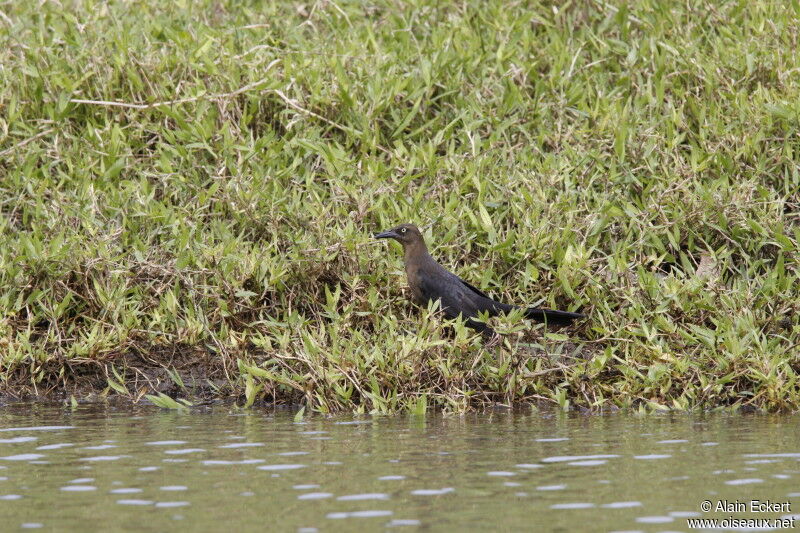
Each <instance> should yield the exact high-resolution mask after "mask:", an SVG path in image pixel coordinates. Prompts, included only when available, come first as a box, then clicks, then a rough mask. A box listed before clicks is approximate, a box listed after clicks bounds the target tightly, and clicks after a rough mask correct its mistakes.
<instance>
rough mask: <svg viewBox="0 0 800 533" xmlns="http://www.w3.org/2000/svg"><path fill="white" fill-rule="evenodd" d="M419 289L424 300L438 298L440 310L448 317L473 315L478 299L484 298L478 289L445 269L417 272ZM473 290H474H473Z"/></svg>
mask: <svg viewBox="0 0 800 533" xmlns="http://www.w3.org/2000/svg"><path fill="white" fill-rule="evenodd" d="M417 276H418V282H419V289H420V292H421V293H422V296H423V298H424V299H425V300H433V301H436V300H439V302H440V305H441V308H442V311H443V312H444V314H445V316H447V317H448V318H455V317H457V316H458V315H459V314H461V315H463V316H464V318H468V317H472V316H475V315H476V314H477V313H478V311H479V310H480V306H479V305H478V301H479V300H481V299H482V298H484V297H483V296H481V295H480V291H478V290H477V289H475V288H474V287H469V288H468V286H467V285H465V283H464V282H463V281H462V280H461V278H459V277H458V276H456V275H455V274H452V273H450V272H447V271H444V270H443V271H442V272H426V271H423V270H420V271H419V273H418V274H417ZM473 291H475V292H473Z"/></svg>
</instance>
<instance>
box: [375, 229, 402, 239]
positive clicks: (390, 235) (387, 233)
mask: <svg viewBox="0 0 800 533" xmlns="http://www.w3.org/2000/svg"><path fill="white" fill-rule="evenodd" d="M373 236H374V237H375V238H376V239H396V238H397V237H398V235H397V233H395V232H394V231H392V230H389V231H383V232H381V233H376V234H375V235H373Z"/></svg>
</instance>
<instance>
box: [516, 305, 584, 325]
mask: <svg viewBox="0 0 800 533" xmlns="http://www.w3.org/2000/svg"><path fill="white" fill-rule="evenodd" d="M525 317H526V318H530V319H532V320H537V321H539V322H546V323H548V324H571V323H572V321H573V320H577V319H579V318H586V315H584V314H583V313H570V312H569V311H556V310H554V309H541V308H539V307H529V308H527V309H526V310H525Z"/></svg>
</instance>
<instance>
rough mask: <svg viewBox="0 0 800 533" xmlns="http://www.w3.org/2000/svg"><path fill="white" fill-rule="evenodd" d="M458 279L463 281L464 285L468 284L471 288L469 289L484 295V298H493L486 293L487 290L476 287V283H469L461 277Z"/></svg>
mask: <svg viewBox="0 0 800 533" xmlns="http://www.w3.org/2000/svg"><path fill="white" fill-rule="evenodd" d="M458 281H460V282H461V283H463V284H464V285H466V286H467V288H469V289H470V290H471V291H472V292H474V293H475V294H477V295H479V296H483V297H484V298H488V299H490V300H491V299H492V298H491V297H490V296H489V295H488V294H486V293H485V292H483V291H482V290H480V289H479V288H478V287H476V286H475V285H473V284H471V283H467V282H466V281H464V280H463V279H461V278H458Z"/></svg>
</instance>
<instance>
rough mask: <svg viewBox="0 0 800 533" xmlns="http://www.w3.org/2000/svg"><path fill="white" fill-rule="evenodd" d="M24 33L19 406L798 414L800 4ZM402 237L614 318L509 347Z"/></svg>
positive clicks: (10, 176) (84, 9)
mask: <svg viewBox="0 0 800 533" xmlns="http://www.w3.org/2000/svg"><path fill="white" fill-rule="evenodd" d="M0 10H2V13H3V16H1V17H0V65H1V66H2V67H1V68H0V155H1V156H2V157H1V158H0V215H1V216H0V353H2V359H1V364H2V370H1V371H0V377H2V380H3V384H4V385H3V388H5V389H6V391H7V392H8V393H10V394H21V393H22V392H24V391H29V390H33V391H38V392H39V393H43V392H52V391H66V392H67V394H77V395H78V396H79V398H80V397H82V396H81V395H83V394H86V390H87V389H86V388H85V387H84V388H81V387H80V384H81V383H84V384H86V383H88V384H89V385H92V386H94V387H95V388H97V389H98V390H101V389H103V388H104V387H107V389H106V391H107V392H110V393H115V394H119V395H122V396H129V397H130V398H132V399H134V400H139V399H141V398H143V397H144V396H145V395H150V396H152V397H157V398H161V396H157V393H161V392H162V391H161V390H156V389H158V387H159V386H164V385H165V384H167V383H171V387H172V389H171V390H172V395H173V396H177V397H180V398H189V397H192V395H193V394H196V390H197V388H198V387H199V386H200V385H204V386H207V387H210V390H212V391H213V394H214V395H216V396H220V397H226V396H227V397H230V396H233V397H237V398H239V401H240V402H241V403H243V404H247V405H250V404H252V403H254V402H258V401H262V400H269V401H272V400H275V401H281V402H301V403H303V404H305V405H308V406H309V409H313V410H318V411H322V412H332V411H339V410H355V411H367V412H393V411H403V410H406V411H414V412H420V411H424V409H425V408H426V407H438V408H445V409H449V410H454V411H460V410H464V409H469V408H473V407H480V406H482V405H487V404H491V403H504V404H518V403H524V402H530V401H535V400H544V401H548V402H553V403H557V404H559V405H561V406H564V407H566V406H568V405H572V406H584V407H590V408H601V407H612V406H618V407H645V408H648V407H649V408H656V409H658V408H677V409H692V408H713V407H719V406H754V407H757V408H765V409H770V410H794V409H798V408H800V387H798V381H797V373H798V370H800V359H799V358H798V353H800V325H798V319H797V315H798V312H800V270H799V269H798V250H799V248H798V246H799V243H800V206H799V205H798V203H799V202H800V167H799V166H798V152H800V136H798V133H799V129H798V122H799V121H800V104H798V102H800V56H798V54H797V41H798V37H800V31H798V30H800V24H798V18H797V17H798V16H799V15H800V5H799V4H798V3H797V2H793V3H786V2H746V1H739V2H723V3H719V2H715V1H708V2H683V3H678V2H661V1H657V0H642V1H636V2H623V1H618V2H614V3H613V5H612V3H607V2H605V1H603V0H594V1H587V2H566V3H562V2H556V3H554V4H551V3H549V2H543V3H540V2H530V3H512V4H509V3H508V2H505V1H499V0H497V1H475V2H458V3H449V2H425V1H420V2H410V3H400V2H392V1H389V0H386V1H377V2H374V3H366V4H365V3H362V2H355V1H351V2H345V1H337V2H333V1H331V2H313V3H307V4H300V3H297V2H279V3H276V4H274V5H272V3H268V2H240V1H233V0H230V1H227V0H219V1H212V0H205V1H197V2H190V1H178V2H120V1H114V2H110V4H109V5H107V4H106V2H99V1H98V2H92V1H88V0H87V1H77V0H74V1H71V0H65V1H63V2H60V3H59V2H45V3H41V5H40V3H39V2H9V3H6V4H4V5H3V6H1V7H0ZM86 101H91V103H87V102H86ZM114 102H122V103H127V104H137V106H134V107H131V106H127V107H126V106H120V105H116V104H114ZM400 222H415V223H417V224H418V225H420V226H422V227H424V228H425V235H426V238H427V239H428V242H429V245H430V248H431V250H432V253H433V255H434V256H436V257H437V258H439V259H440V261H441V262H442V263H443V264H444V265H446V266H448V267H449V268H451V269H453V270H454V271H456V272H457V273H459V274H460V275H462V276H463V277H465V278H467V279H468V280H470V281H471V282H472V283H473V284H475V285H477V286H479V287H481V288H483V289H484V290H486V291H489V292H490V293H492V294H493V295H495V296H496V297H499V298H502V299H504V300H507V301H513V302H519V303H522V302H526V303H529V304H539V303H540V304H543V305H546V306H550V307H555V308H560V309H566V310H577V309H580V310H582V311H583V312H586V313H588V314H590V318H589V319H588V320H586V321H584V322H582V323H581V324H579V325H577V326H576V327H571V328H566V329H562V330H559V331H545V329H544V328H543V326H541V325H537V326H533V325H531V324H525V323H524V322H523V321H521V320H519V319H514V318H510V319H507V320H503V321H500V323H499V324H498V325H497V327H498V328H499V329H500V330H502V331H505V332H506V335H505V340H504V342H503V343H502V344H501V345H500V346H499V347H497V348H494V349H489V350H487V349H484V348H483V345H482V341H481V339H480V338H479V337H477V336H475V335H474V334H472V333H471V331H470V330H468V329H466V328H465V327H464V326H463V324H455V325H453V324H448V323H446V322H443V321H442V320H441V319H440V318H438V317H436V316H435V315H434V314H433V313H432V311H431V310H419V309H417V308H415V307H414V306H412V305H411V304H410V303H408V301H407V292H408V291H407V289H405V278H404V275H403V273H402V263H401V254H400V253H399V247H398V246H396V245H395V244H391V245H389V246H388V247H387V245H386V244H385V243H372V241H371V238H370V235H371V233H372V232H374V231H379V230H382V229H386V228H388V227H390V226H393V225H395V224H398V223H400ZM701 263H702V266H701ZM699 266H700V269H699V271H698V267H699ZM453 327H454V329H455V333H454V334H451V333H449V332H450V331H451V330H452V328H453ZM137 365H139V367H140V368H139V367H137ZM145 367H146V368H147V369H148V370H147V371H146V372H145V371H143V370H142V368H145ZM154 368H161V373H160V374H159V373H157V372H154V371H153V369H154ZM203 369H205V370H203ZM142 376H144V377H142ZM92 380H93V381H92ZM207 382H210V384H209V383H207ZM90 388H91V387H90Z"/></svg>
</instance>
